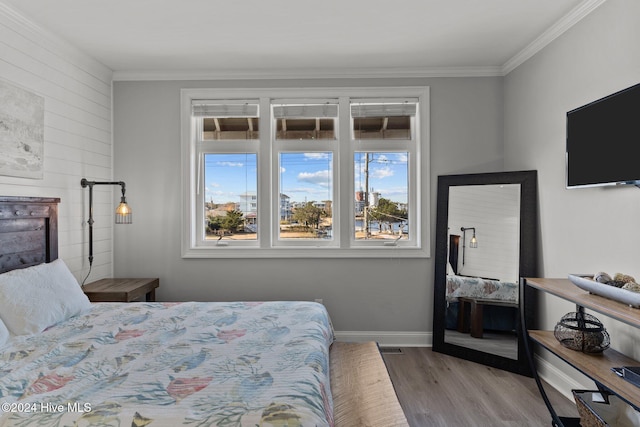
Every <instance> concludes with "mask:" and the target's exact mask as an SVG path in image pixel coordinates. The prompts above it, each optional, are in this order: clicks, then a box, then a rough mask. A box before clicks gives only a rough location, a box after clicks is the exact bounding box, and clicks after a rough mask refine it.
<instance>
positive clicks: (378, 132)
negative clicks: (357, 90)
mask: <svg viewBox="0 0 640 427" xmlns="http://www.w3.org/2000/svg"><path fill="white" fill-rule="evenodd" d="M416 110H417V104H416V103H415V102H406V101H405V102H371V103H367V102H356V103H352V104H351V117H352V124H353V129H352V130H353V139H401V140H410V139H412V135H413V126H414V120H413V117H415V115H416Z"/></svg>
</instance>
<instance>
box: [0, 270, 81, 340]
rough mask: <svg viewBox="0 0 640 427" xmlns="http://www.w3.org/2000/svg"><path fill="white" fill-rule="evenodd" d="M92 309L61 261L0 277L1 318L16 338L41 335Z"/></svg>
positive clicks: (4, 274) (14, 271)
mask: <svg viewBox="0 0 640 427" xmlns="http://www.w3.org/2000/svg"><path fill="white" fill-rule="evenodd" d="M90 308H91V303H90V302H89V299H88V298H87V296H86V295H85V294H84V292H82V288H81V287H80V285H79V284H78V281H77V280H76V278H75V277H74V276H73V274H71V271H69V268H68V267H67V265H66V264H65V263H64V262H63V261H62V260H61V259H57V260H55V261H53V262H50V263H48V264H40V265H36V266H33V267H28V268H24V269H18V270H13V271H9V272H7V273H3V274H0V318H2V320H3V321H4V323H5V325H6V326H7V328H8V329H9V331H10V332H11V333H12V334H14V335H27V334H35V333H37V332H41V331H43V330H45V329H46V328H48V327H49V326H52V325H55V324H56V323H59V322H62V321H63V320H66V319H68V318H69V317H71V316H75V315H77V314H80V313H81V312H82V311H84V310H88V309H90Z"/></svg>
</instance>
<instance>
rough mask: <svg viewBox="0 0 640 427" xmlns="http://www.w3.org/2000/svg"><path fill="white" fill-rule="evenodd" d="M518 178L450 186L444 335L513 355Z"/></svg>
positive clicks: (447, 339)
mask: <svg viewBox="0 0 640 427" xmlns="http://www.w3.org/2000/svg"><path fill="white" fill-rule="evenodd" d="M520 205H521V201H520V184H519V183H518V184H495V185H460V186H453V187H450V188H449V206H448V223H447V230H448V231H447V242H448V247H447V254H448V255H447V265H446V287H445V292H446V295H445V300H446V309H445V331H444V341H445V342H446V343H449V344H454V345H457V346H461V347H468V348H471V349H474V350H478V351H482V352H486V353H490V354H495V355H497V356H502V357H505V358H509V359H518V336H517V328H518V316H519V312H518V295H519V293H518V281H519V258H520Z"/></svg>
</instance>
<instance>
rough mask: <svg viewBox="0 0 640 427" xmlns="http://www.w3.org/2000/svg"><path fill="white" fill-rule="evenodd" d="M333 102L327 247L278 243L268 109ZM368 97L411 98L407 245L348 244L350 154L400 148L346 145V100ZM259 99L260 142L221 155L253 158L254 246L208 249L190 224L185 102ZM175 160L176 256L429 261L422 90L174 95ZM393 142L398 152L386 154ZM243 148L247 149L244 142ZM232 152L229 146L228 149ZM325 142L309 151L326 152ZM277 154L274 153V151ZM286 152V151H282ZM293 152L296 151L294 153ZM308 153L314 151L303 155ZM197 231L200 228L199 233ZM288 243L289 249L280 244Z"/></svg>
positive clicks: (191, 124) (199, 199)
mask: <svg viewBox="0 0 640 427" xmlns="http://www.w3.org/2000/svg"><path fill="white" fill-rule="evenodd" d="M327 98H331V99H338V100H339V117H338V128H337V129H336V134H337V138H336V140H335V141H331V142H332V143H334V144H335V150H334V151H332V152H333V185H334V191H333V207H334V211H333V215H334V217H333V221H334V223H333V242H332V244H321V245H318V244H315V243H317V242H316V241H315V240H313V239H309V240H304V241H303V242H302V243H301V242H293V241H292V242H289V240H284V241H278V240H277V237H278V230H277V228H276V227H278V225H279V222H278V217H279V215H278V211H279V203H280V196H279V183H278V180H279V177H278V172H279V169H278V162H279V155H278V151H277V149H278V147H286V144H284V143H283V144H280V145H278V143H274V138H273V135H274V134H275V132H274V130H273V120H272V119H271V103H272V101H273V100H278V99H304V100H314V99H327ZM355 98H358V99H363V98H366V99H369V98H372V99H373V98H417V99H418V103H419V109H418V115H417V117H416V120H415V125H416V126H415V128H416V129H415V132H416V133H417V134H418V137H417V138H416V139H415V140H414V141H413V143H414V144H415V151H409V152H410V156H411V158H410V163H409V182H408V185H409V199H408V203H409V209H410V213H409V215H410V217H409V221H410V222H409V224H410V227H409V233H410V234H409V239H408V240H405V239H401V240H398V241H397V242H393V241H391V242H389V241H384V240H380V241H372V240H367V241H356V240H355V237H354V236H353V229H354V225H355V223H354V221H355V217H354V215H353V212H354V211H355V198H354V194H355V189H354V188H353V187H354V179H355V176H354V164H353V161H354V154H355V152H356V151H369V152H372V151H378V152H380V151H382V152H391V151H402V152H407V150H406V144H403V143H400V144H398V142H399V141H397V140H389V141H386V142H382V141H376V140H369V141H354V140H353V138H352V134H351V126H352V123H351V120H350V114H351V113H350V100H352V99H355ZM207 99H208V100H233V99H238V100H239V99H245V100H255V99H258V100H259V111H260V119H259V133H260V139H259V140H256V141H255V145H253V146H249V147H243V148H247V149H248V148H253V149H251V150H248V151H243V150H242V149H239V147H238V144H237V143H236V142H234V143H232V144H230V147H229V150H230V151H229V152H255V151H256V150H257V154H258V188H257V193H258V202H259V204H258V240H257V241H252V242H248V243H247V242H241V241H225V243H222V244H220V243H217V242H216V243H211V242H209V241H206V242H205V241H204V240H203V239H201V238H199V237H198V236H200V234H199V231H198V227H197V224H198V221H200V222H202V221H203V218H202V215H203V214H202V211H203V209H202V207H203V206H204V195H203V193H204V191H199V189H198V185H199V180H201V177H199V176H198V174H200V173H203V172H202V169H201V166H202V165H201V164H199V162H201V160H202V155H201V152H200V151H199V150H198V147H197V145H196V132H198V129H197V127H196V122H197V120H196V119H194V118H193V117H192V114H191V111H192V103H193V102H194V101H197V100H207ZM180 103H181V149H182V150H181V155H182V206H183V211H182V257H183V258H344V257H346V258H426V257H429V256H431V238H430V237H431V236H430V228H431V227H430V212H431V206H430V168H429V145H430V141H429V134H430V132H429V117H430V112H429V110H430V108H429V87H413V86H405V87H361V88H357V87H356V88H349V87H344V88H305V89H300V88H258V89H240V88H237V89H235V88H233V89H214V88H205V89H182V90H181V92H180ZM394 143H395V144H396V146H397V147H398V148H397V149H395V150H394V149H393V147H394ZM248 144H249V145H251V143H248ZM231 146H233V148H231ZM325 148H326V144H325V145H324V146H322V147H318V148H316V150H315V151H328V150H326V149H325ZM281 151H282V150H281ZM285 151H286V150H285ZM296 151H298V150H296ZM310 151H314V150H310ZM200 229H202V227H200ZM288 243H289V244H288Z"/></svg>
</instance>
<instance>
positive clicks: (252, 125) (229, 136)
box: [202, 117, 260, 141]
mask: <svg viewBox="0 0 640 427" xmlns="http://www.w3.org/2000/svg"><path fill="white" fill-rule="evenodd" d="M259 138H260V132H259V131H258V118H257V117H227V118H214V117H209V118H205V119H202V139H203V140H205V141H212V140H214V141H215V140H239V139H241V140H246V139H259Z"/></svg>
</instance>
